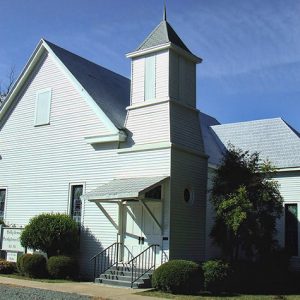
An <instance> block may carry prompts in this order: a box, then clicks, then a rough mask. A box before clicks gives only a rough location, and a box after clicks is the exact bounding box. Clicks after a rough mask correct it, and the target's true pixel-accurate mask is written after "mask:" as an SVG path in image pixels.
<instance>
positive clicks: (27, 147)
mask: <svg viewBox="0 0 300 300" xmlns="http://www.w3.org/2000/svg"><path fill="white" fill-rule="evenodd" d="M44 88H51V90H52V100H51V113H50V125H45V126H39V127H35V126H34V111H35V99H36V93H37V91H39V90H40V89H44ZM2 125H3V127H1V131H0V154H1V156H2V160H0V186H3V187H7V189H8V193H7V199H6V208H5V221H6V223H8V224H15V225H17V226H23V225H26V224H27V222H28V220H29V219H30V218H31V217H32V216H34V215H37V214H40V213H42V212H68V210H69V207H68V206H69V184H70V183H83V184H84V185H85V190H86V192H89V191H91V190H92V189H95V188H97V187H98V186H99V185H101V184H104V183H106V182H108V181H109V180H112V179H113V178H118V177H122V176H131V177H138V176H161V175H162V174H165V175H166V176H168V175H169V174H170V150H169V149H165V150H160V151H146V152H138V153H122V154H119V153H118V149H117V148H118V145H117V144H116V143H115V144H114V143H108V144H99V145H96V146H94V147H93V146H92V145H89V144H87V143H86V142H85V140H84V137H87V136H94V135H101V134H108V133H109V132H108V130H107V129H106V127H105V126H104V124H103V123H102V121H101V120H99V118H98V117H97V116H96V115H95V114H94V113H93V111H92V110H91V108H90V107H89V105H87V103H86V101H85V100H84V99H83V98H82V97H81V95H80V94H79V93H78V92H77V90H75V88H74V87H73V85H72V84H71V83H70V82H69V80H68V78H67V77H66V76H65V74H63V73H62V71H61V70H60V69H58V68H57V67H56V65H55V63H54V61H53V60H52V58H51V57H49V56H47V57H44V59H43V60H42V63H41V64H40V66H39V68H38V69H37V70H36V71H35V72H34V74H33V76H32V78H31V80H30V82H29V83H28V85H27V88H26V89H25V90H24V91H23V93H22V94H21V95H20V99H19V101H18V103H17V105H16V106H15V107H14V109H13V110H12V113H11V115H10V116H9V118H8V120H7V122H6V123H5V124H2ZM2 125H1V126H2ZM108 206H109V207H108V208H107V209H108V210H109V211H110V214H111V215H112V216H113V218H114V219H117V216H118V210H117V208H116V206H115V205H108ZM83 213H84V215H83V223H82V224H83V227H84V231H83V233H82V237H81V245H82V249H81V261H82V266H84V267H85V268H86V269H85V270H83V272H88V271H91V265H90V263H89V262H88V261H89V258H90V256H91V255H94V254H96V253H97V252H99V251H100V250H101V248H103V247H105V246H107V245H110V244H111V243H112V242H115V241H116V230H115V228H114V227H113V226H112V225H111V223H110V222H109V221H108V220H107V218H106V217H105V216H104V215H103V214H102V212H101V211H100V210H99V208H98V207H97V206H96V205H95V204H94V203H90V202H87V203H84V210H83ZM84 241H89V242H88V243H84ZM90 275H91V274H90Z"/></svg>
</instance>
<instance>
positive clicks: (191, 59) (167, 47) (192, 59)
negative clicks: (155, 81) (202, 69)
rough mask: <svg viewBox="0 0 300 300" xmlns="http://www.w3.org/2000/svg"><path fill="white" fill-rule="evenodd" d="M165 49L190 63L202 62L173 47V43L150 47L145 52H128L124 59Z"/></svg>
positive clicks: (198, 58)
mask: <svg viewBox="0 0 300 300" xmlns="http://www.w3.org/2000/svg"><path fill="white" fill-rule="evenodd" d="M167 49H172V50H173V51H174V52H176V53H178V54H180V55H181V56H184V57H186V58H187V59H189V60H190V61H192V62H194V63H196V64H199V63H201V62H202V58H200V57H198V56H196V55H194V54H192V53H190V52H187V51H185V50H184V49H182V48H180V47H178V46H176V45H174V44H173V43H165V44H163V45H159V46H155V47H151V48H148V49H145V50H138V51H134V52H130V53H128V54H126V57H127V58H134V57H138V56H143V55H148V54H151V53H153V52H159V51H163V50H167Z"/></svg>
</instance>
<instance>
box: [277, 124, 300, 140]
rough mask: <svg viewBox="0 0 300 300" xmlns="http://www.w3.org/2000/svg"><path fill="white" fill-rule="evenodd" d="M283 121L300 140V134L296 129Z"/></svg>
mask: <svg viewBox="0 0 300 300" xmlns="http://www.w3.org/2000/svg"><path fill="white" fill-rule="evenodd" d="M281 120H282V122H283V123H284V124H285V125H286V126H287V127H288V128H290V129H291V130H292V131H293V133H294V134H295V135H296V136H297V137H298V138H300V133H299V132H298V131H297V130H296V129H295V128H293V127H292V126H291V125H290V124H289V123H287V122H286V121H285V120H284V119H281Z"/></svg>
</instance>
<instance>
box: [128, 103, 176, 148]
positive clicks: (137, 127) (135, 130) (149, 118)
mask: <svg viewBox="0 0 300 300" xmlns="http://www.w3.org/2000/svg"><path fill="white" fill-rule="evenodd" d="M169 115H170V114H169V103H157V104H154V105H151V106H146V107H141V108H136V109H129V111H128V116H127V122H126V128H127V129H128V130H129V132H130V134H132V139H133V141H134V143H135V144H145V143H154V142H160V141H169V140H170V116H169Z"/></svg>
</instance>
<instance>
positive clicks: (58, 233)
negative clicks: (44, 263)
mask: <svg viewBox="0 0 300 300" xmlns="http://www.w3.org/2000/svg"><path fill="white" fill-rule="evenodd" d="M20 239H21V244H22V246H23V247H27V248H31V249H35V250H42V251H43V252H45V253H47V255H48V257H51V256H55V255H63V254H72V253H74V252H75V251H76V250H77V249H78V243H79V232H78V226H77V224H76V222H75V221H74V220H73V219H72V218H71V217H70V216H68V215H65V214H41V215H39V216H36V217H33V218H32V219H31V220H30V222H29V224H28V225H27V226H26V227H25V229H24V230H23V232H22V234H21V238H20Z"/></svg>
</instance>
